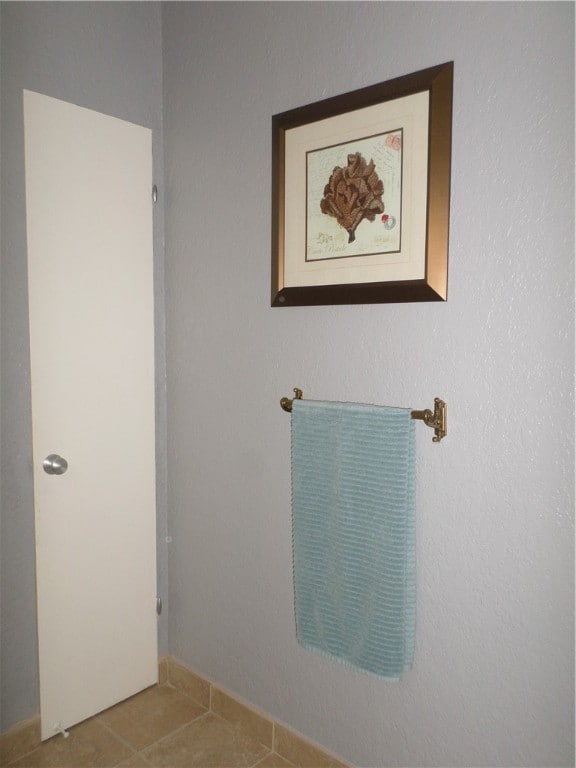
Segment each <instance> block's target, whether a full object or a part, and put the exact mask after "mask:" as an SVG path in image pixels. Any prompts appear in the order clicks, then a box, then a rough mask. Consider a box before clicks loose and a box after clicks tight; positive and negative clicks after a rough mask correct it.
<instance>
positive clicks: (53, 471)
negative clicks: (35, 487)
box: [42, 453, 68, 475]
mask: <svg viewBox="0 0 576 768" xmlns="http://www.w3.org/2000/svg"><path fill="white" fill-rule="evenodd" d="M42 466H43V467H44V472H46V474H47V475H63V474H64V472H66V470H67V469H68V462H67V461H66V459H63V458H62V456H58V454H56V453H51V454H50V455H49V456H46V458H45V459H44V461H43V462H42Z"/></svg>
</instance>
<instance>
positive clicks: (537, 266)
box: [163, 2, 574, 766]
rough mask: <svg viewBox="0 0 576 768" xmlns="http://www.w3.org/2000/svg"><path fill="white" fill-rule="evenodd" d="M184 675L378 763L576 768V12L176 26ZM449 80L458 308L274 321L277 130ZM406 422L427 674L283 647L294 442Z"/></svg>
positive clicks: (173, 573)
mask: <svg viewBox="0 0 576 768" xmlns="http://www.w3.org/2000/svg"><path fill="white" fill-rule="evenodd" d="M163 21H164V27H163V34H164V40H163V51H164V104H165V113H164V130H165V146H166V158H165V159H166V179H167V198H166V232H167V273H166V307H167V360H168V376H169V380H168V403H169V415H168V436H169V449H168V460H169V461H168V466H169V483H168V486H169V502H170V513H171V533H172V536H173V544H172V545H171V547H172V549H171V555H170V588H171V612H170V643H171V650H172V652H173V653H174V654H175V655H176V656H177V657H180V658H181V659H182V660H184V661H185V662H187V663H189V664H191V665H193V666H194V667H196V668H198V669H199V670H200V671H201V672H203V673H204V674H206V675H208V676H210V677H212V678H214V679H215V680H217V681H218V682H219V683H221V684H222V685H225V686H226V687H228V688H229V689H231V690H232V691H235V692H237V693H238V694H240V695H242V696H244V697H245V698H247V699H248V700H251V701H253V702H254V703H256V704H258V705H260V706H261V707H263V708H264V709H265V710H268V711H270V712H271V713H273V714H274V715H275V716H277V717H278V718H280V719H282V720H284V721H286V722H287V723H289V724H290V725H292V726H294V727H296V728H298V729H300V730H301V731H303V732H304V733H306V734H307V735H309V736H310V737H312V738H314V739H316V740H318V741H319V742H320V743H322V744H324V745H326V746H327V747H329V748H332V749H333V750H336V751H337V752H339V753H341V754H342V755H343V756H345V757H346V758H349V759H350V760H352V761H353V762H355V763H356V764H359V765H364V766H462V765H468V766H488V765H490V766H512V765H515V766H566V765H572V764H573V748H572V743H571V741H572V733H573V726H574V718H573V692H574V687H573V661H574V658H573V581H574V580H573V527H572V521H573V517H572V516H573V428H574V423H573V420H572V418H571V417H570V414H571V412H572V387H573V378H572V377H573V371H574V365H573V362H574V345H573V340H574V338H573V299H574V292H573V288H574V285H573V276H574V275H573V267H574V249H573V244H574V237H573V129H574V120H573V118H574V113H573V98H574V77H573V71H574V69H573V64H574V58H573V54H574V6H573V4H568V3H565V4H557V3H538V2H536V3H523V2H520V3H506V2H504V3H478V4H475V3H466V2H461V3H446V4H445V3H411V2H406V3H404V2H402V3H387V2H379V3H367V4H364V3H346V2H344V3H341V2H338V3H303V4H292V3H275V2H274V3H238V4H228V3H197V4H196V3H173V4H164V5H163ZM448 60H454V62H455V83H454V85H455V89H454V138H453V177H452V178H453V186H452V220H451V249H450V280H449V282H450V286H449V300H448V302H447V303H445V304H419V305H413V304H412V305H411V304H407V305H388V306H386V305H380V306H377V305H372V306H353V307H317V308H306V307H303V308H288V309H286V308H284V309H271V308H270V307H269V306H268V304H269V275H270V267H269V260H270V148H271V146H270V135H271V125H270V118H271V115H272V114H274V113H276V112H281V111H283V110H287V109H290V108H292V107H296V106H300V105H302V104H307V103H310V102H314V101H316V100H318V99H321V98H323V97H326V96H330V95H335V94H339V93H343V92H345V91H348V90H352V89H355V88H360V87H363V86H366V85H369V84H372V83H375V82H378V81H381V80H386V79H388V78H390V77H394V76H398V75H402V74H405V73H407V72H411V71H415V70H417V69H421V68H424V67H427V66H432V65H434V64H439V63H441V62H444V61H448ZM295 386H300V387H302V388H303V389H304V392H305V394H306V395H307V396H308V397H311V398H316V399H333V400H353V401H361V402H375V403H382V404H389V405H399V406H409V407H416V408H424V407H430V406H431V404H432V400H433V397H434V396H436V395H437V396H440V397H443V398H445V399H446V401H447V403H448V409H449V411H448V412H449V434H448V437H447V438H446V439H445V440H444V441H443V442H442V443H441V444H440V445H434V444H432V442H431V434H430V431H429V430H427V429H426V427H424V426H423V425H422V426H420V427H419V428H418V430H417V470H418V476H417V510H418V511H417V518H418V523H417V537H418V628H417V646H416V660H415V666H414V669H413V670H412V671H411V672H410V673H409V674H408V675H406V677H405V678H404V679H403V680H402V681H401V682H400V683H399V684H389V683H385V682H380V681H377V680H374V679H371V678H369V677H367V676H365V675H363V674H361V673H358V672H355V671H353V670H350V669H347V668H345V667H343V666H341V665H338V664H335V663H333V662H331V661H329V660H326V659H325V658H323V657H320V656H318V655H314V654H312V653H309V652H307V651H305V650H303V649H302V648H300V647H299V646H298V645H297V643H296V640H295V636H294V619H293V609H292V573H291V531H290V420H289V417H288V416H287V414H285V413H284V412H283V411H281V410H280V408H279V405H278V400H279V398H280V397H281V396H282V395H289V394H291V388H292V387H295Z"/></svg>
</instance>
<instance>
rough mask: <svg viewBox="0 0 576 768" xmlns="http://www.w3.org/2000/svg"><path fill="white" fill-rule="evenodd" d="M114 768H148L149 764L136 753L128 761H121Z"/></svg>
mask: <svg viewBox="0 0 576 768" xmlns="http://www.w3.org/2000/svg"><path fill="white" fill-rule="evenodd" d="M116 768H150V763H147V762H146V760H144V758H143V757H142V755H141V754H139V753H138V754H136V755H132V757H129V758H128V760H122V762H121V763H118V765H117V766H116Z"/></svg>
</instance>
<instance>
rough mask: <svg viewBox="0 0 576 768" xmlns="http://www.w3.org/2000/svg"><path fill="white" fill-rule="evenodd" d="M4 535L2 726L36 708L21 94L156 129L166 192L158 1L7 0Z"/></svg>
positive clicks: (162, 569)
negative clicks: (49, 98)
mask: <svg viewBox="0 0 576 768" xmlns="http://www.w3.org/2000/svg"><path fill="white" fill-rule="evenodd" d="M1 18H2V24H1V27H2V50H1V73H2V80H1V86H2V95H1V98H2V101H1V106H2V126H1V131H2V133H1V142H2V143H1V154H2V186H1V194H2V199H1V203H2V273H1V275H2V277H1V281H2V316H1V320H2V337H1V339H2V360H1V362H2V414H1V418H2V422H1V426H2V465H1V466H2V471H1V474H2V522H1V532H2V542H1V551H0V556H1V572H0V577H1V587H2V599H1V637H0V644H1V666H0V674H1V700H0V702H1V707H0V713H1V722H0V730H4V729H6V728H8V727H9V726H10V725H12V724H13V723H15V722H18V721H19V720H22V719H24V718H26V717H30V716H31V715H34V714H36V713H37V712H38V682H37V679H38V669H37V640H36V597H35V572H34V561H35V553H34V508H33V479H32V443H31V421H30V370H29V346H28V305H27V285H26V282H27V278H26V230H25V207H24V154H23V124H22V89H23V88H27V89H30V90H33V91H38V92H40V93H45V94H47V95H48V96H53V97H55V98H59V99H64V100H66V101H71V102H73V103H75V104H79V105H80V106H83V107H88V108H90V109H95V110H99V111H100V112H104V113H106V114H110V115H114V116H115V117H119V118H122V119H125V120H129V121H131V122H134V123H139V124H141V125H145V126H147V127H149V128H152V130H153V143H154V146H153V153H154V168H155V178H156V180H157V182H158V184H159V186H160V187H161V188H162V178H163V141H162V58H161V23H160V7H159V5H157V4H156V3H90V2H88V3H67V2H66V3H44V2H41V3H2V6H1ZM163 248H164V220H163V207H162V205H160V206H157V209H156V212H155V221H154V249H155V282H156V288H155V290H156V328H157V334H156V355H157V372H158V373H157V392H158V397H157V411H156V418H157V430H158V439H157V456H158V473H157V479H158V486H157V487H158V491H157V493H158V575H159V589H160V592H161V594H163V596H164V605H165V608H166V610H165V612H164V616H163V618H162V619H161V621H160V623H159V640H160V649H161V651H163V652H166V651H167V609H168V599H167V551H166V543H165V538H166V441H165V430H166V402H165V344H164V263H163Z"/></svg>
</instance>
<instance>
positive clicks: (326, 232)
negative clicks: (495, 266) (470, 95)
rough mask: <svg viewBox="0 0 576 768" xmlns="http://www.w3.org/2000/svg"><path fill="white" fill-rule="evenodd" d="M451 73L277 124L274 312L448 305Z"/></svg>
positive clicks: (348, 97) (418, 78)
mask: <svg viewBox="0 0 576 768" xmlns="http://www.w3.org/2000/svg"><path fill="white" fill-rule="evenodd" d="M452 81H453V63H452V62H448V63H446V64H441V65H439V66H436V67H431V68H430V69H425V70H421V71H420V72H414V73H412V74H410V75H405V76H403V77H398V78H396V79H394V80H388V81H387V82H384V83H379V84H377V85H372V86H369V87H367V88H362V89H360V90H358V91H352V92H350V93H345V94H343V95H341V96H335V97H332V98H329V99H325V100H323V101H319V102H316V103H315V104H309V105H307V106H304V107H298V108H297V109H292V110H289V111H288V112H283V113H281V114H278V115H274V116H273V118H272V302H271V303H272V306H274V307H282V306H298V305H319V304H369V303H385V302H407V301H445V300H446V298H447V284H448V231H449V215H450V159H451V142H452V136H451V133H452Z"/></svg>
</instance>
